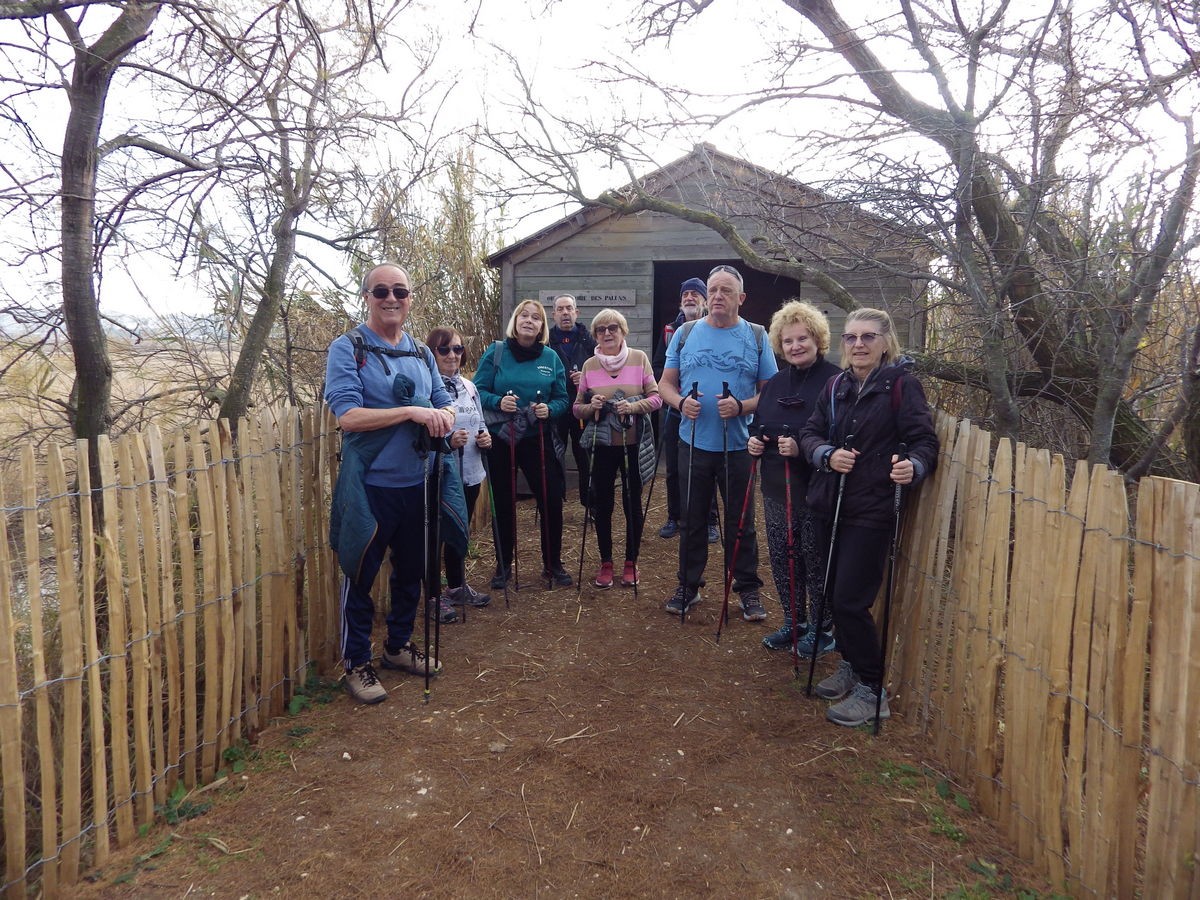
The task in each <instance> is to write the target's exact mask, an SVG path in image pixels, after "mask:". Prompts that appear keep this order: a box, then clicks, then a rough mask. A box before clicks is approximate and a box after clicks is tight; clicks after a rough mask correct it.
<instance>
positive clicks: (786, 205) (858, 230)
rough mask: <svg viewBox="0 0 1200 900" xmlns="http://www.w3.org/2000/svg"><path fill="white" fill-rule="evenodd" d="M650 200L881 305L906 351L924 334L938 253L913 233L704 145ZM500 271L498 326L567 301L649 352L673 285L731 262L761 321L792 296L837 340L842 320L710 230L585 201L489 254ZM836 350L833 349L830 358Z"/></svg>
mask: <svg viewBox="0 0 1200 900" xmlns="http://www.w3.org/2000/svg"><path fill="white" fill-rule="evenodd" d="M638 185H639V187H641V188H642V189H643V190H645V191H646V192H647V193H649V194H650V195H652V196H655V197H660V198H662V199H664V200H668V201H673V202H678V203H683V204H686V205H688V206H690V207H692V208H698V209H702V210H708V211H711V212H714V213H717V214H718V215H720V216H722V217H723V218H725V219H726V220H728V221H730V222H732V223H733V224H734V226H735V227H736V228H737V230H738V233H739V234H740V235H742V236H743V237H744V238H746V239H747V240H749V241H751V242H752V244H753V246H755V248H756V249H758V250H759V252H760V253H762V254H763V255H766V256H769V257H774V258H778V259H796V260H800V261H803V262H806V263H810V264H814V265H817V266H819V267H821V268H823V269H824V270H825V271H827V272H828V273H830V274H831V275H833V276H834V277H835V278H836V279H837V280H838V281H839V282H840V283H841V284H842V285H844V286H845V287H846V288H847V289H848V290H849V291H850V293H851V294H852V295H853V296H854V297H855V299H856V300H857V302H858V303H859V304H860V305H862V306H881V307H883V308H886V309H888V310H889V311H890V312H891V313H892V315H893V317H894V318H895V320H896V323H897V330H898V331H899V332H900V338H901V342H902V344H905V345H907V346H919V345H920V343H921V339H922V336H923V331H924V329H923V318H922V315H921V312H920V308H921V307H920V303H919V300H920V296H921V293H922V291H923V290H924V285H925V281H924V279H922V278H921V277H920V274H921V273H922V272H924V271H926V267H927V265H928V263H929V261H930V259H931V258H932V257H933V255H934V252H933V248H932V246H931V245H930V244H929V242H928V241H926V240H925V239H924V238H922V237H921V236H920V235H919V234H917V233H915V232H913V231H911V230H909V229H907V228H905V227H902V226H901V225H899V224H898V223H895V222H891V221H888V220H887V219H884V218H881V217H879V216H877V215H874V214H872V213H870V212H867V211H866V210H864V209H862V208H861V207H860V206H858V205H856V204H854V203H850V202H847V201H842V200H837V199H835V198H833V197H830V196H828V195H826V194H823V193H822V192H820V191H818V190H815V189H814V188H811V187H808V186H807V185H804V184H801V183H800V182H798V181H795V180H793V179H791V178H787V177H785V176H783V175H780V174H778V173H775V172H771V171H769V170H767V169H763V168H761V167H760V166H756V165H754V164H753V163H749V162H747V161H745V160H743V159H739V158H737V157H734V156H730V155H728V154H726V153H721V152H720V151H718V150H716V149H715V148H714V147H712V146H711V145H709V144H699V145H697V146H696V148H695V149H694V150H693V151H692V152H691V153H689V154H688V155H687V156H684V157H682V158H681V159H678V160H676V161H675V162H673V163H671V164H669V165H667V166H665V167H663V168H661V169H659V170H657V171H655V172H653V173H651V174H650V175H647V176H646V177H644V178H642V179H641V180H640V181H639V182H638ZM488 263H489V265H492V266H494V267H498V268H499V269H500V270H501V285H502V300H501V321H502V322H506V321H507V320H508V316H509V314H510V313H511V311H512V308H513V305H514V303H515V302H516V301H518V300H521V299H524V298H526V297H536V298H538V299H540V300H541V301H542V302H543V303H544V304H545V305H546V306H547V307H549V306H550V305H551V304H552V301H553V298H554V297H556V296H558V295H560V294H573V295H574V296H575V297H576V299H577V302H578V306H579V310H580V321H582V322H584V323H585V324H586V323H587V322H589V321H590V319H591V317H592V316H593V315H594V314H595V313H596V312H597V311H598V310H600V309H602V308H604V307H612V308H614V309H619V310H620V311H621V312H622V313H623V314H624V315H625V317H626V319H628V321H629V326H630V344H631V345H632V346H634V347H639V348H641V349H643V350H645V351H647V352H653V350H654V347H655V344H656V341H657V340H658V336H659V335H661V334H662V327H663V325H664V324H666V323H669V322H671V321H672V320H673V319H674V318H675V315H676V313H677V312H678V309H679V286H680V284H681V283H682V282H683V281H685V280H686V279H688V278H691V277H693V276H697V277H699V278H701V279H704V278H706V277H707V275H708V272H709V271H710V270H711V269H712V267H713V266H715V265H718V264H721V263H727V264H730V265H734V266H736V267H737V268H738V270H739V271H740V272H742V274H743V278H744V281H745V287H746V295H747V296H746V303H745V305H744V306H743V307H742V315H743V317H745V318H747V319H749V320H750V321H753V322H759V323H761V324H763V325H766V324H767V323H768V322H769V321H770V318H771V314H772V313H773V312H774V311H775V310H776V309H778V308H779V306H780V305H781V304H782V303H783V302H784V301H785V300H787V299H789V298H791V297H797V296H798V297H801V298H803V299H805V300H808V301H809V302H811V303H813V304H814V305H816V306H818V307H819V308H820V309H822V310H823V311H824V312H825V313H826V315H827V316H829V319H830V325H831V327H832V329H833V333H834V334H839V333H840V331H841V327H842V322H843V321H844V319H845V313H844V312H843V311H842V310H840V309H838V308H837V307H835V306H833V304H831V303H829V302H828V300H827V299H826V297H825V295H824V294H823V293H822V292H821V291H819V290H818V289H817V288H815V287H814V286H813V285H811V284H803V283H800V282H797V281H795V280H793V279H790V278H783V277H778V276H775V275H771V274H767V273H764V272H759V271H755V270H753V269H751V268H750V267H749V266H748V265H747V264H746V263H745V262H744V261H742V260H741V259H739V258H738V257H737V255H736V253H735V252H734V251H733V249H732V248H731V247H730V245H729V244H728V243H726V241H725V240H724V239H723V238H722V237H721V236H720V235H719V234H718V233H717V232H715V231H713V230H712V229H709V228H707V227H704V226H702V225H696V224H693V223H691V222H687V221H684V220H683V219H680V218H676V217H675V216H671V215H667V214H663V213H657V212H641V213H637V214H635V215H621V214H618V213H615V212H613V211H612V210H609V209H607V208H604V207H601V206H597V205H589V206H584V207H582V208H581V209H579V210H578V211H576V212H574V213H572V214H571V215H569V216H567V217H565V218H563V219H560V220H559V221H557V222H555V223H553V224H552V225H549V226H547V227H546V228H543V229H541V230H540V231H538V232H536V233H535V234H531V235H529V236H528V237H526V238H523V239H522V240H519V241H517V242H516V243H513V244H511V245H509V246H507V247H505V248H504V249H502V250H500V251H498V252H497V253H495V254H493V255H492V256H491V257H489V258H488ZM837 349H838V348H837V347H833V348H831V351H832V353H831V355H832V356H833V357H834V358H835V359H836V355H837Z"/></svg>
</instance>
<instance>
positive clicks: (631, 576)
mask: <svg viewBox="0 0 1200 900" xmlns="http://www.w3.org/2000/svg"><path fill="white" fill-rule="evenodd" d="M640 581H641V579H640V578H639V576H638V567H637V563H635V562H634V561H633V560H632V559H627V560H625V568H623V569H622V570H621V587H636V586H637V585H638V583H639V582H640Z"/></svg>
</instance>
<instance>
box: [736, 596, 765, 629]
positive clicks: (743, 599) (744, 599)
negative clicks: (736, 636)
mask: <svg viewBox="0 0 1200 900" xmlns="http://www.w3.org/2000/svg"><path fill="white" fill-rule="evenodd" d="M738 596H739V597H740V600H739V602H740V604H741V607H742V618H743V619H745V620H746V621H747V622H761V621H763V620H764V619H766V617H767V611H766V610H765V609H763V605H762V600H760V599H759V597H758V591H755V590H749V591H743V592H742V593H741V594H739V595H738Z"/></svg>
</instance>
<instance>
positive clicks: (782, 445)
mask: <svg viewBox="0 0 1200 900" xmlns="http://www.w3.org/2000/svg"><path fill="white" fill-rule="evenodd" d="M768 336H769V338H770V341H771V349H772V350H774V351H775V355H776V356H778V357H779V358H780V359H782V360H783V361H784V363H786V365H785V366H783V367H782V368H781V369H780V370H779V373H778V374H777V375H775V376H774V377H773V378H771V380H770V381H768V382H767V383H766V384H765V385H764V386H763V389H762V393H761V394H760V395H759V398H758V410H757V411H756V412H755V416H754V422H753V423H752V424H751V426H750V440H749V441H748V442H747V444H746V449H747V450H749V451H750V455H751V456H757V457H759V458H760V459H761V460H762V463H761V466H762V468H761V471H762V495H763V517H764V518H765V519H766V524H767V549H768V553H769V555H770V558H771V575H772V578H773V579H774V581H775V590H776V592H777V593H778V595H779V604H780V606H782V607H783V624H782V625H781V626H780V627H779V629H778V630H776V631H773V632H771V634H768V635H767V636H766V637H765V638H763V646H764V647H766V648H767V649H768V650H791V649H792V647H793V645H795V646H796V649H797V652H799V653H800V654H801V655H804V656H811V655H812V653H813V648H814V646H815V647H816V653H817V654H818V655H823V654H825V653H828V652H829V651H830V650H831V649H833V636H832V635H831V634H829V633H828V629H827V628H813V627H811V624H810V623H812V622H813V620H814V619H815V617H816V608H817V603H816V600H817V598H818V597H819V596H820V590H821V584H820V579H821V576H822V574H823V572H824V566H823V563H824V558H823V556H822V554H821V552H820V551H819V550H818V548H817V547H816V544H815V541H814V539H813V529H812V519H811V517H810V516H809V515H808V507H807V506H806V505H805V503H804V495H805V494H806V493H807V492H808V480H809V476H810V474H811V473H812V466H811V465H809V463H808V461H807V460H806V459H804V458H803V457H801V455H800V443H799V440H800V430H801V429H802V428H803V427H804V425H805V423H806V422H808V417H809V416H810V415H811V414H812V411H813V408H814V407H815V406H816V403H817V396H818V395H819V394H820V393H821V388H823V387H824V386H825V383H826V382H827V381H829V379H830V378H832V377H833V376H835V375H837V373H838V371H839V370H838V367H837V366H835V365H834V364H833V363H831V362H829V361H828V360H827V359H825V354H826V353H828V352H829V322H828V320H826V318H825V314H824V313H822V312H821V311H820V310H819V309H817V308H816V307H815V306H812V305H811V304H808V303H804V302H802V301H799V300H794V299H793V300H790V301H788V302H787V303H785V304H784V305H783V306H782V307H781V308H780V309H779V310H778V311H777V312H776V313H775V315H774V316H772V317H771V326H770V330H769V332H768ZM789 500H790V506H789V502H788V501H789ZM789 516H790V518H789Z"/></svg>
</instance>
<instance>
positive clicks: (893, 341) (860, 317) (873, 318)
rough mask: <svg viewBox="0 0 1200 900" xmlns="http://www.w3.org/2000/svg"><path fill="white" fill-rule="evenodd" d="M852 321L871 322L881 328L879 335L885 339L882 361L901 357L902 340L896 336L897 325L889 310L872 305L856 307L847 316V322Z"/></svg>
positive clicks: (889, 361) (888, 361)
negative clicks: (875, 307)
mask: <svg viewBox="0 0 1200 900" xmlns="http://www.w3.org/2000/svg"><path fill="white" fill-rule="evenodd" d="M851 322H870V323H871V324H872V325H873V326H875V328H877V329H878V330H879V336H880V337H881V338H882V339H883V360H882V362H885V363H894V362H895V361H896V360H897V359H899V358H900V340H899V338H897V337H896V326H895V325H893V324H892V317H891V316H890V315H888V313H887V310H883V309H871V308H870V307H863V308H862V309H856V310H854V311H853V312H851V313H850V315H848V316H846V324H847V325H849V324H850V323H851Z"/></svg>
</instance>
